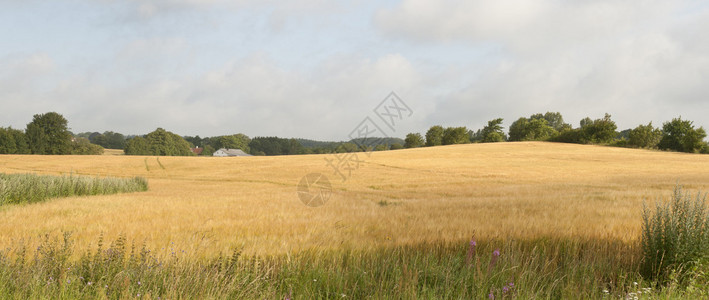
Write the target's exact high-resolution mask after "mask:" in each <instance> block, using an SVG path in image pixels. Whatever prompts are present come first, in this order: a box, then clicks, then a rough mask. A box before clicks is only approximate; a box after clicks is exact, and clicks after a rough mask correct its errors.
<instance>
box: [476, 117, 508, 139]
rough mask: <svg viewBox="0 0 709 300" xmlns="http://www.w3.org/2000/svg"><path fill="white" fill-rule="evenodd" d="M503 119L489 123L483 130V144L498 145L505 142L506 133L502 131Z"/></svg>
mask: <svg viewBox="0 0 709 300" xmlns="http://www.w3.org/2000/svg"><path fill="white" fill-rule="evenodd" d="M502 120H503V119H502V118H497V119H494V120H490V121H488V122H487V126H485V127H483V130H482V141H481V142H483V143H496V142H504V141H505V133H504V132H503V131H502V130H503V128H504V127H502Z"/></svg>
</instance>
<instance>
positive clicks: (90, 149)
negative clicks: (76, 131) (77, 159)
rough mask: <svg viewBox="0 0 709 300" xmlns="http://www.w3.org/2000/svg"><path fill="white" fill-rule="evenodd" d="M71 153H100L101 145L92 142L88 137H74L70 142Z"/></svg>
mask: <svg viewBox="0 0 709 300" xmlns="http://www.w3.org/2000/svg"><path fill="white" fill-rule="evenodd" d="M71 154H73V155H101V154H103V147H101V146H99V145H96V144H92V143H91V142H90V141H89V139H87V138H82V137H76V138H74V141H72V143H71Z"/></svg>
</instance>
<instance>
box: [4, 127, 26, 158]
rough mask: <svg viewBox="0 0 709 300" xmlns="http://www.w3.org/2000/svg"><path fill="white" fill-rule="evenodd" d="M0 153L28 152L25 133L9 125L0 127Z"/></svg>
mask: <svg viewBox="0 0 709 300" xmlns="http://www.w3.org/2000/svg"><path fill="white" fill-rule="evenodd" d="M0 154H30V148H29V145H28V144H27V136H26V135H25V133H24V132H22V130H17V129H12V128H11V127H10V128H2V127H0Z"/></svg>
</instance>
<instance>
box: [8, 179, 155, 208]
mask: <svg viewBox="0 0 709 300" xmlns="http://www.w3.org/2000/svg"><path fill="white" fill-rule="evenodd" d="M147 190H148V181H147V180H146V179H145V178H142V177H134V178H111V177H107V178H96V177H86V176H48V175H33V174H4V173H0V206H2V205H5V204H19V203H34V202H40V201H44V200H47V199H49V198H57V197H71V196H88V195H108V194H116V193H130V192H139V191H147Z"/></svg>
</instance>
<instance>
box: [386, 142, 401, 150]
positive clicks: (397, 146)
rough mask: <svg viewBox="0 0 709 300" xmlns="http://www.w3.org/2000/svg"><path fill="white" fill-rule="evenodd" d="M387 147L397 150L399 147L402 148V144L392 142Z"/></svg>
mask: <svg viewBox="0 0 709 300" xmlns="http://www.w3.org/2000/svg"><path fill="white" fill-rule="evenodd" d="M389 149H390V150H399V149H404V146H402V145H401V144H399V143H393V144H391V146H390V147H389Z"/></svg>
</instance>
